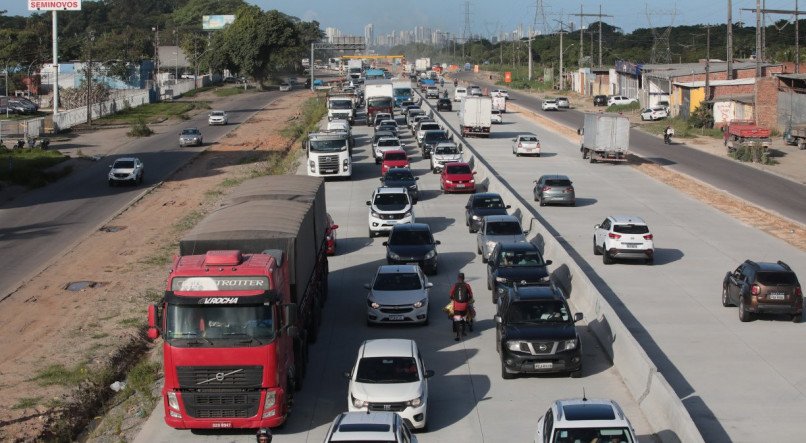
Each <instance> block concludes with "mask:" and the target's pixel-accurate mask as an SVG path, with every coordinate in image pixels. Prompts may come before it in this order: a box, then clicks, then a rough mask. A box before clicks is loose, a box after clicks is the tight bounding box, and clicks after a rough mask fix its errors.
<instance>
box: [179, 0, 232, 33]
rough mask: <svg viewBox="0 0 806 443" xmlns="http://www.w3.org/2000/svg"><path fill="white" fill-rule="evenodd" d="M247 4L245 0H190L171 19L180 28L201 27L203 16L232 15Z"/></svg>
mask: <svg viewBox="0 0 806 443" xmlns="http://www.w3.org/2000/svg"><path fill="white" fill-rule="evenodd" d="M246 5H247V4H246V2H245V1H244V0H190V1H188V2H187V3H185V5H184V6H182V7H181V8H178V9H176V10H175V11H174V12H173V13H172V14H171V19H172V21H173V23H174V24H175V25H176V26H178V27H180V28H196V29H201V23H202V16H205V15H231V14H235V11H237V10H238V9H240V8H242V7H244V6H246Z"/></svg>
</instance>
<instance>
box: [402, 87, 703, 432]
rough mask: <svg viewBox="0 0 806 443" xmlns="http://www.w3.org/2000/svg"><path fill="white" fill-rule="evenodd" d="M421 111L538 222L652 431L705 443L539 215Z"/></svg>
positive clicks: (567, 287) (558, 275) (565, 284)
mask: <svg viewBox="0 0 806 443" xmlns="http://www.w3.org/2000/svg"><path fill="white" fill-rule="evenodd" d="M416 92H417V94H418V95H420V97H421V99H422V104H423V106H426V107H428V108H429V111H430V113H431V115H433V116H434V118H435V119H439V120H441V121H442V123H443V125H444V127H445V128H446V129H447V130H448V131H450V132H451V133H452V134H453V137H454V139H456V140H460V141H462V144H463V145H464V146H465V148H466V150H467V151H469V152H470V153H471V157H470V159H469V163H470V165H471V167H473V169H474V170H475V171H476V182H477V183H481V184H482V186H483V187H486V190H487V191H489V192H496V193H498V194H500V195H501V197H503V198H504V200H505V201H506V202H507V203H508V204H510V205H511V206H512V210H513V213H514V214H515V215H519V216H520V217H521V218H523V216H531V217H532V219H533V220H534V221H535V222H536V223H534V224H533V225H532V226H536V227H537V229H536V230H535V229H533V230H532V231H531V232H530V234H532V235H534V234H535V231H537V233H536V235H534V237H533V239H532V241H533V242H534V243H536V244H537V245H538V246H540V247H541V248H542V249H543V254H544V256H546V257H549V258H551V259H552V260H553V261H554V263H555V264H556V263H562V264H560V265H559V266H556V268H555V269H554V271H552V273H551V279H552V281H553V282H554V283H556V284H557V285H558V286H559V287H560V288H561V289H563V291H564V292H565V294H566V296H567V297H568V299H569V301H571V302H572V303H573V305H574V306H575V307H576V308H577V310H578V311H580V312H583V313H584V314H585V318H586V319H587V322H588V330H589V331H590V332H591V333H592V334H593V335H594V336H595V337H596V339H597V341H598V342H599V344H600V346H601V347H602V349H603V350H604V352H605V353H606V354H607V357H608V358H609V359H610V361H612V363H613V365H614V366H615V367H616V368H617V369H618V371H619V374H620V375H621V378H622V380H623V381H624V384H625V385H626V386H627V388H628V389H629V391H630V394H631V395H632V397H633V398H634V399H635V401H636V402H637V403H638V405H639V406H640V407H641V410H642V411H643V412H644V415H645V416H646V418H647V421H648V422H649V424H650V426H651V427H652V430H653V432H654V433H655V434H656V435H657V436H658V438H660V439H661V441H664V442H686V443H700V442H704V440H703V438H702V435H701V434H700V432H699V430H698V429H697V426H696V425H695V424H694V421H693V420H692V418H691V415H689V413H688V411H687V410H686V408H685V406H684V405H683V402H682V401H681V400H680V398H679V397H678V396H677V394H675V392H674V390H673V389H672V387H671V386H670V385H669V383H668V382H667V381H666V378H665V377H664V376H663V374H661V373H660V372H658V368H657V367H656V366H655V365H654V363H652V360H651V359H650V358H649V356H648V355H647V353H646V351H644V349H643V347H641V345H640V344H639V343H638V341H637V340H636V339H635V337H633V335H632V333H631V332H630V330H629V329H628V328H627V326H626V325H625V324H624V322H623V321H622V320H621V318H620V317H619V315H618V314H617V313H616V311H615V310H614V309H613V307H612V306H611V305H610V303H608V302H607V300H606V299H605V298H604V296H603V295H602V293H601V292H600V291H599V290H598V289H597V288H596V286H595V285H594V284H593V282H592V281H591V280H590V278H589V277H588V276H587V275H586V274H585V271H583V269H582V267H581V266H580V264H579V263H577V262H576V260H574V258H573V257H571V255H570V254H569V252H568V251H567V250H566V249H565V247H564V246H563V244H562V243H561V242H560V241H559V240H558V239H557V238H556V237H555V236H554V235H553V234H552V233H551V232H552V231H551V229H550V227H549V226H547V225H545V224H543V222H542V221H541V218H540V217H539V215H538V213H537V211H536V210H535V209H533V208H532V205H531V204H529V203H528V202H527V201H526V200H525V199H523V198H521V197H520V196H519V195H518V193H517V192H516V191H515V189H513V188H512V186H510V185H509V184H508V183H506V182H504V181H502V180H501V179H500V175H499V174H498V172H497V171H496V170H495V168H493V167H492V166H491V165H490V164H489V163H488V162H487V161H486V160H484V158H483V157H481V156H479V154H478V152H476V150H475V149H474V148H473V147H472V146H471V145H470V144H469V143H468V142H467V140H465V139H464V137H462V135H461V134H460V133H459V132H457V131H456V130H455V129H454V128H453V127H452V126H451V125H450V124H449V123H448V122H447V121H446V120H445V119H444V118H443V117H442V115H440V114H439V112H436V111H435V109H434V107H433V106H432V105H431V104H430V103H428V101H427V100H426V99H424V98H422V94H420V92H419V91H416Z"/></svg>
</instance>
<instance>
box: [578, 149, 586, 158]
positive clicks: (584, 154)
mask: <svg viewBox="0 0 806 443" xmlns="http://www.w3.org/2000/svg"><path fill="white" fill-rule="evenodd" d="M579 150H580V151H581V152H582V160H585V159H586V158H588V151H587V150H586V149H585V148H579Z"/></svg>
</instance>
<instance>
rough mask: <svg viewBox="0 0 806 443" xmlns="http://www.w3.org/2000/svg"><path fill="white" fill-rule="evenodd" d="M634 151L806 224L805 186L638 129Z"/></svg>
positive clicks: (525, 100) (535, 104)
mask: <svg viewBox="0 0 806 443" xmlns="http://www.w3.org/2000/svg"><path fill="white" fill-rule="evenodd" d="M459 77H460V78H462V79H465V80H467V81H472V82H475V83H478V84H480V85H483V86H486V87H491V88H494V87H497V86H495V85H492V84H491V83H490V82H486V81H477V80H474V79H472V77H471V76H470V75H469V74H460V76H459ZM509 95H510V97H512V98H513V99H514V102H515V103H517V104H518V105H519V106H523V107H525V108H527V109H529V110H531V111H534V112H537V113H540V114H541V115H543V116H545V117H547V118H549V119H552V120H554V121H557V122H559V123H562V124H564V125H566V126H568V127H571V128H579V127H581V126H582V118H583V117H582V112H581V111H576V110H573V109H570V110H561V111H557V112H555V111H551V112H545V111H543V110H541V108H540V99H539V98H538V97H535V96H533V95H529V94H525V93H522V92H518V91H514V90H509ZM547 95H557V94H547ZM585 100H587V98H586V99H585ZM577 149H578V147H577ZM630 150H631V151H632V152H633V153H635V154H638V155H640V156H642V157H644V158H647V159H650V160H652V161H655V162H657V163H659V164H660V165H662V166H665V167H667V168H669V169H672V170H674V171H677V172H682V173H685V174H688V175H690V176H692V177H694V178H696V179H698V180H701V181H703V182H705V183H708V184H710V185H711V186H713V187H715V188H717V189H721V190H724V191H727V192H729V193H731V194H733V195H735V196H737V197H739V198H741V199H743V200H746V201H748V202H750V203H753V204H755V205H757V206H760V207H762V208H767V209H769V210H772V211H775V212H777V213H779V214H781V215H783V216H785V217H788V218H790V219H792V220H795V221H798V222H800V223H806V203H804V202H806V186H805V185H803V184H802V183H796V182H794V181H792V180H788V179H786V178H782V177H779V176H777V175H774V174H771V173H768V172H764V171H761V170H758V169H756V168H753V167H752V166H747V165H745V164H742V163H740V162H738V161H735V160H730V159H727V158H722V157H717V156H714V155H711V154H708V153H706V152H703V151H700V150H697V149H694V148H690V147H688V146H686V145H685V144H684V142H683V140H682V139H675V140H674V145H672V146H669V145H666V144H664V143H663V140H662V139H661V138H659V137H655V136H653V135H650V134H647V133H646V132H643V131H640V130H637V129H633V130H632V131H631V132H630Z"/></svg>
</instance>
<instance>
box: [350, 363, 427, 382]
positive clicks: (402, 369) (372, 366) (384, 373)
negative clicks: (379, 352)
mask: <svg viewBox="0 0 806 443" xmlns="http://www.w3.org/2000/svg"><path fill="white" fill-rule="evenodd" d="M418 380H420V372H419V371H418V370H417V362H416V361H415V360H414V358H412V357H365V358H362V359H361V361H360V362H358V369H357V370H356V374H355V381H357V382H358V383H414V382H416V381H418Z"/></svg>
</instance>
